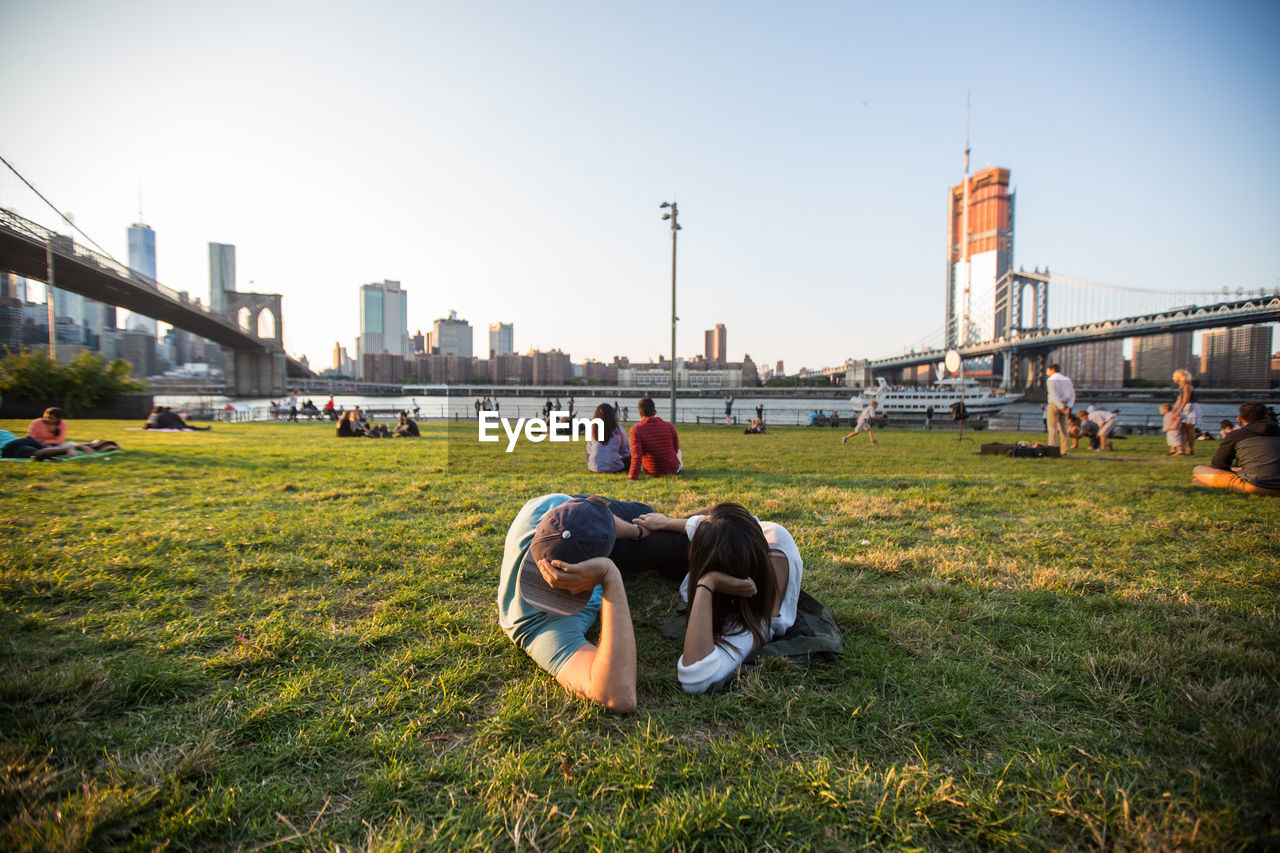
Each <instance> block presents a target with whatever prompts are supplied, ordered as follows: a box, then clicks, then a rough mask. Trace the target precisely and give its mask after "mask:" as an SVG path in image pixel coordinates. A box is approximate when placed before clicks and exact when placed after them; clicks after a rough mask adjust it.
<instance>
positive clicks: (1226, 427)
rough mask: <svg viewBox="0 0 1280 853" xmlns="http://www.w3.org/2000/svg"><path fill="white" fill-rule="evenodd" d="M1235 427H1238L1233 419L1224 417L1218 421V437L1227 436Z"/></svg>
mask: <svg viewBox="0 0 1280 853" xmlns="http://www.w3.org/2000/svg"><path fill="white" fill-rule="evenodd" d="M1235 428H1236V425H1235V424H1233V423H1232V422H1231V421H1229V420H1227V419H1226V418H1223V419H1222V420H1221V421H1219V422H1218V438H1219V439H1223V438H1226V437H1227V433H1229V432H1231V431H1232V430H1233V429H1235Z"/></svg>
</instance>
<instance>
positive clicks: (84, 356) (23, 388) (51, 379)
mask: <svg viewBox="0 0 1280 853" xmlns="http://www.w3.org/2000/svg"><path fill="white" fill-rule="evenodd" d="M130 370H131V368H130V366H129V362H127V361H125V360H123V359H119V358H116V359H112V360H111V361H110V362H108V361H107V360H106V359H105V358H103V357H102V356H101V355H98V354H97V353H92V352H82V353H80V354H79V355H77V356H76V357H75V359H73V360H72V361H71V362H70V363H69V364H66V365H61V366H60V365H58V364H57V363H56V362H54V361H53V360H51V359H50V358H49V354H48V353H47V352H45V351H44V350H26V349H24V350H22V351H21V352H17V353H12V352H11V353H6V354H5V355H4V356H3V357H0V394H3V395H4V396H5V397H11V398H17V399H29V400H56V401H58V402H60V403H62V404H64V405H66V406H69V407H72V408H86V409H88V408H93V407H94V406H101V405H104V404H106V403H110V402H111V401H113V400H115V399H116V398H117V397H122V396H124V395H125V394H135V393H137V392H139V391H142V390H143V389H144V388H146V384H145V383H143V382H141V381H139V380H136V379H134V378H133V376H132V375H131V374H130Z"/></svg>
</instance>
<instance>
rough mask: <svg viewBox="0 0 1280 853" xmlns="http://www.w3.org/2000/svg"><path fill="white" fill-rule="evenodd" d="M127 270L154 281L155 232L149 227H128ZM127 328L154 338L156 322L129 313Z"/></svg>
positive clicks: (138, 225)
mask: <svg viewBox="0 0 1280 853" xmlns="http://www.w3.org/2000/svg"><path fill="white" fill-rule="evenodd" d="M129 268H130V269H132V270H133V271H134V272H139V273H142V274H143V275H144V276H146V277H147V278H148V279H150V280H151V282H154V281H155V280H156V232H154V231H152V230H151V226H150V225H144V224H143V223H141V222H135V223H134V224H133V225H131V226H129ZM149 283H150V282H149ZM152 286H154V285H152ZM128 327H129V328H130V329H137V330H140V331H144V332H150V333H151V336H152V337H155V336H156V321H155V320H153V319H151V318H150V317H144V316H142V315H141V314H132V313H131V314H130V315H129V320H128Z"/></svg>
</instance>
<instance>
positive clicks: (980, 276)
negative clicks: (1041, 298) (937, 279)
mask: <svg viewBox="0 0 1280 853" xmlns="http://www.w3.org/2000/svg"><path fill="white" fill-rule="evenodd" d="M968 156H969V155H968V152H967V151H966V152H965V158H966V163H967V162H968ZM965 171H968V167H967V166H966V168H965ZM1012 266H1013V193H1011V192H1010V191H1009V170H1008V169H999V168H989V169H984V170H983V171H981V172H979V173H978V174H976V175H973V176H972V177H970V178H969V181H968V187H967V192H966V186H965V184H964V182H961V183H959V184H957V185H956V186H954V187H952V188H951V195H950V199H949V207H948V223H947V293H946V297H947V298H946V305H947V318H946V319H947V325H946V341H947V346H948V347H955V346H960V345H962V344H966V343H970V342H977V341H989V340H992V339H994V338H996V337H998V336H1000V335H1002V334H1004V333H1005V331H1006V330H1007V329H1008V326H1009V320H1010V317H1009V316H1008V304H1009V297H1008V294H1007V293H1000V292H998V290H1007V289H1008V287H1009V281H1008V280H1007V279H1005V280H1004V281H1001V279H1002V278H1004V276H1005V274H1006V273H1008V272H1009V270H1010V268H1011V267H1012ZM997 282H999V284H1000V287H999V288H998V287H997ZM966 323H967V328H965V326H966Z"/></svg>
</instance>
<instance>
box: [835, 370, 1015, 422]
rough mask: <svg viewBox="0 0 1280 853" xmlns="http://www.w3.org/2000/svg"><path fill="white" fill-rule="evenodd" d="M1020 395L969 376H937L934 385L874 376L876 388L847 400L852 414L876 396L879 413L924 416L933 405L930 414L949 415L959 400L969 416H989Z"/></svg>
mask: <svg viewBox="0 0 1280 853" xmlns="http://www.w3.org/2000/svg"><path fill="white" fill-rule="evenodd" d="M1021 396H1022V395H1020V394H1005V393H1003V392H1002V391H1000V390H998V389H996V390H992V389H990V388H984V387H982V386H981V385H979V384H978V383H977V382H974V381H972V380H968V379H966V380H960V379H940V380H938V381H937V382H936V383H935V384H933V385H927V386H922V387H921V386H901V387H899V386H894V385H889V383H887V382H885V381H884V379H881V378H877V379H876V387H875V388H868V389H866V390H865V391H863V392H862V393H861V394H855V395H854V396H853V397H851V398H850V400H849V401H850V402H851V403H853V408H854V413H855V414H857V413H859V412H861V411H862V410H863V409H864V408H865V407H867V406H869V405H871V401H872V400H875V401H877V402H878V403H879V404H880V405H879V406H878V407H877V408H878V409H879V411H880V413H881V414H885V415H889V416H890V417H892V416H894V415H907V416H912V417H918V418H923V417H924V414H925V411H926V410H927V409H928V408H929V407H930V406H933V416H934V417H935V418H939V419H942V418H947V417H950V416H951V405H952V404H953V403H956V402H959V401H962V400H963V401H964V407H965V409H966V410H967V411H968V412H969V415H970V417H976V416H979V415H980V416H982V417H991V416H992V415H995V414H997V413H998V412H999V411H1000V410H1001V409H1003V408H1004V407H1005V406H1008V405H1009V404H1011V403H1013V402H1015V401H1017V400H1019V399H1021Z"/></svg>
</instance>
